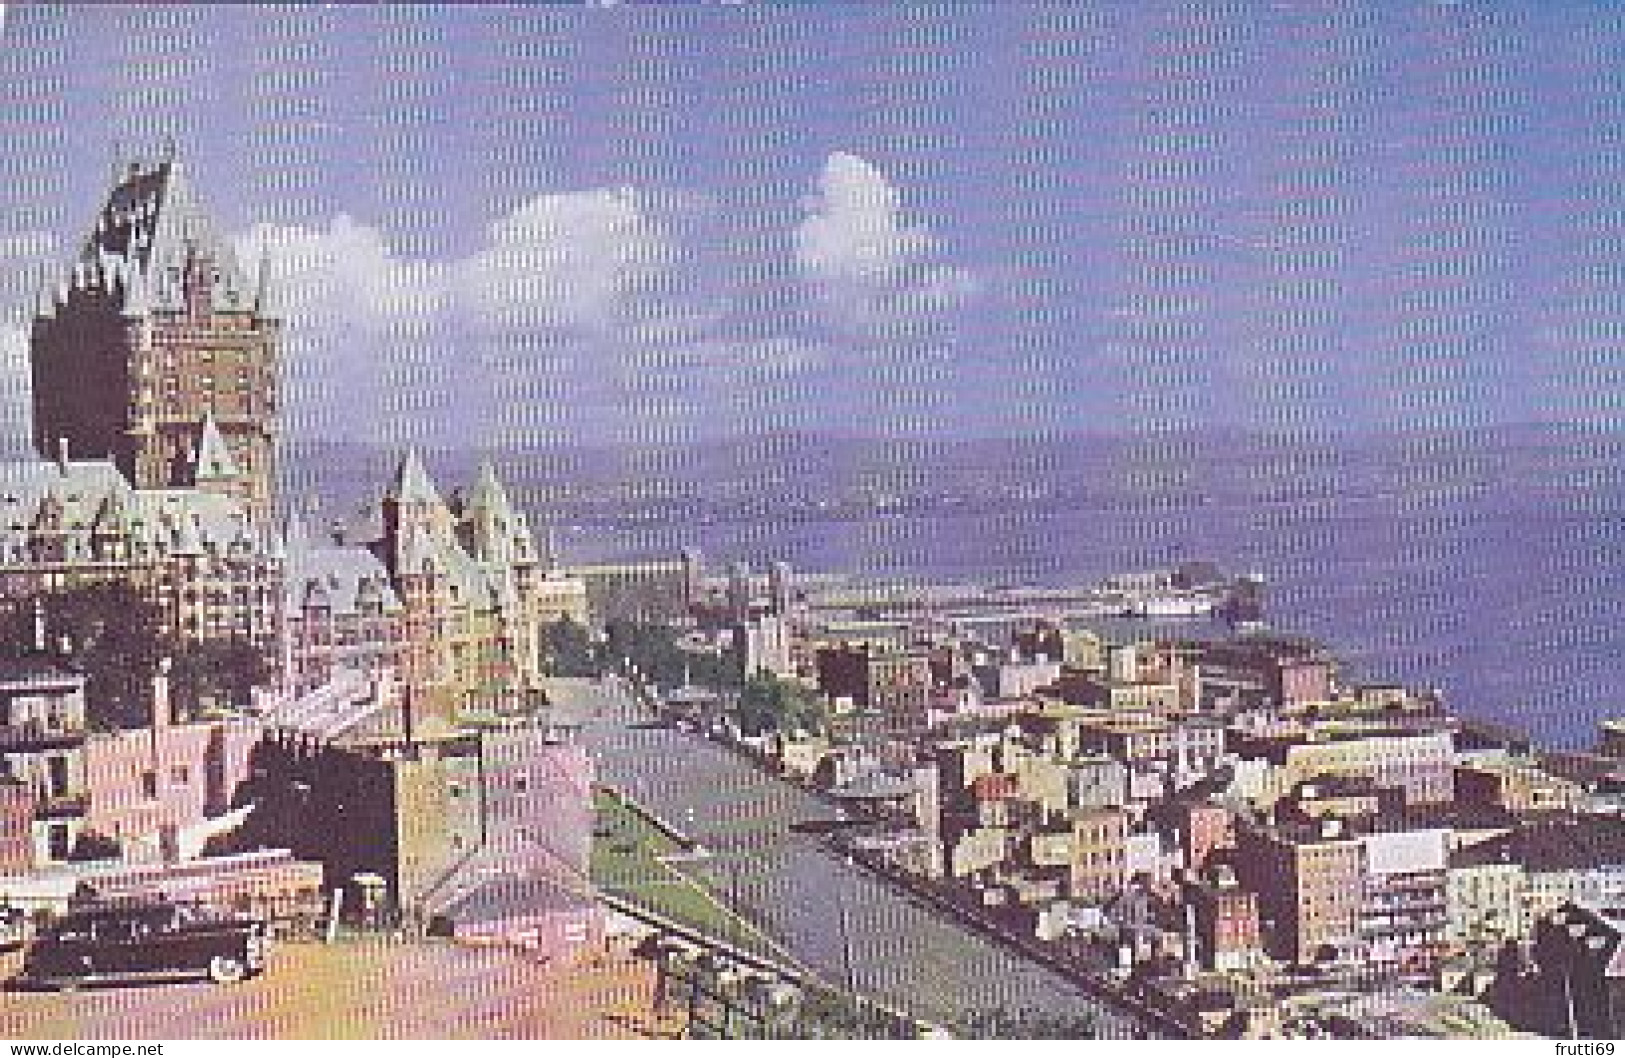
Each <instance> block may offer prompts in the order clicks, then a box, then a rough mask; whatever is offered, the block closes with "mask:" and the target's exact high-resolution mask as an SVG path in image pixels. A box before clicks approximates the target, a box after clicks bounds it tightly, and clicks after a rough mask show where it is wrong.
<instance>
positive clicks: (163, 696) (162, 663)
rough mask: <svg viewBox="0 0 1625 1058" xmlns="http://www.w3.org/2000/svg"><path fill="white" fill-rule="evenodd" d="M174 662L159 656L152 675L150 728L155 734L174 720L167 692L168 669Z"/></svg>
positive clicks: (172, 705) (173, 710)
mask: <svg viewBox="0 0 1625 1058" xmlns="http://www.w3.org/2000/svg"><path fill="white" fill-rule="evenodd" d="M173 664H174V662H173V661H172V660H171V659H169V658H161V659H160V660H159V662H158V670H157V671H156V672H154V673H153V676H152V730H153V733H154V734H156V733H157V732H159V731H162V730H164V729H166V728H168V727H169V726H170V725H171V724H173V723H174V722H175V707H174V703H173V702H172V701H171V699H170V694H169V670H170V668H171V667H173Z"/></svg>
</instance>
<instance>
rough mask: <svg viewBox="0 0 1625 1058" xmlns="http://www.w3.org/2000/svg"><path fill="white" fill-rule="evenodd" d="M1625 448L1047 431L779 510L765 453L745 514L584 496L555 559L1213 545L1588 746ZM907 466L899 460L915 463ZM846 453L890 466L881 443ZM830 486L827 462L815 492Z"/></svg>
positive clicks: (1132, 560)
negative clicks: (961, 464)
mask: <svg viewBox="0 0 1625 1058" xmlns="http://www.w3.org/2000/svg"><path fill="white" fill-rule="evenodd" d="M1620 447H1621V442H1620V440H1619V439H1617V438H1608V437H1603V436H1600V435H1591V436H1581V435H1576V434H1571V433H1560V432H1556V431H1537V430H1529V431H1523V432H1519V431H1508V432H1500V433H1497V434H1494V435H1489V436H1484V437H1478V438H1455V439H1450V440H1445V439H1438V438H1435V439H1431V440H1429V439H1424V438H1408V439H1390V440H1387V441H1383V442H1360V441H1356V440H1352V439H1351V440H1349V441H1347V442H1336V443H1333V442H1321V443H1317V444H1306V445H1300V446H1290V445H1282V444H1280V443H1264V442H1259V441H1256V440H1255V441H1250V442H1249V441H1240V440H1237V439H1236V438H1212V439H1208V440H1206V441H1202V442H1198V443H1196V444H1194V445H1187V444H1180V443H1170V444H1168V445H1167V446H1165V447H1161V448H1159V447H1158V446H1157V445H1155V444H1150V443H1137V444H1133V445H1118V446H1115V447H1114V446H1113V445H1110V444H1105V445H1102V446H1100V447H1098V448H1095V449H1092V450H1091V449H1089V447H1088V446H1086V445H1078V444H1066V443H1058V444H1056V445H1053V446H1050V447H1049V448H1048V449H1045V450H1043V451H1042V452H1037V451H1031V450H1029V452H1028V456H1027V458H1025V459H1023V460H1019V461H1016V462H1012V463H1009V464H1007V465H1006V467H1005V471H1006V474H1005V477H1006V482H1007V485H1009V486H1011V488H1010V491H1014V492H1018V493H1019V492H1020V491H1021V489H1020V488H1019V487H1016V485H1015V484H1013V483H1021V482H1026V483H1027V484H1028V485H1029V486H1031V487H1030V488H1029V490H1028V491H1029V493H1030V494H1031V495H1032V498H1030V499H1010V498H1008V497H1001V498H998V499H994V500H988V501H986V502H982V503H976V502H966V501H959V502H955V503H953V504H939V505H931V504H925V505H923V506H924V508H925V509H909V510H906V511H893V512H883V513H875V512H870V513H869V514H868V515H866V516H853V515H848V516H843V517H828V518H821V517H816V516H808V515H806V513H805V512H802V511H797V512H795V513H794V514H793V515H792V513H791V512H790V510H789V509H788V504H786V505H785V509H783V510H781V513H780V514H779V515H777V516H776V515H774V514H773V513H772V511H773V510H774V508H775V502H774V497H775V495H779V496H787V495H795V494H799V490H798V489H797V488H796V487H795V485H794V483H793V482H786V481H784V480H783V479H782V478H777V477H775V475H774V472H773V470H772V468H770V467H766V466H764V467H763V468H762V481H763V482H764V484H763V487H762V489H761V490H760V493H759V497H760V502H758V503H755V504H752V506H751V511H752V514H751V516H750V517H749V518H743V517H741V518H738V519H733V520H729V519H726V518H721V517H719V518H716V519H713V520H711V521H710V523H709V524H706V522H705V521H704V520H683V521H670V522H660V521H653V522H651V521H643V522H639V523H637V524H631V522H630V521H628V520H621V521H617V520H614V519H604V518H595V519H592V520H591V521H583V522H579V523H577V524H575V525H574V526H569V527H565V528H564V529H563V530H562V531H561V534H560V544H561V547H562V549H563V551H564V554H565V557H566V559H567V560H571V561H585V560H594V559H611V558H625V557H631V556H649V557H669V556H670V555H671V554H673V553H674V552H675V550H676V548H678V547H680V546H690V545H692V546H698V547H700V548H701V549H702V550H703V551H704V552H705V555H706V558H707V561H708V562H709V563H711V564H712V566H713V568H717V567H720V566H721V565H722V564H724V563H726V562H729V561H732V560H735V559H744V560H748V561H752V562H755V563H757V564H761V563H765V562H767V561H770V560H772V559H775V558H783V559H786V560H788V561H790V562H792V563H794V564H795V566H796V567H797V568H798V569H805V570H811V571H820V572H842V573H855V574H863V575H871V576H896V577H906V578H913V579H931V578H940V579H944V580H971V581H978V582H984V583H997V582H1008V583H1038V584H1042V583H1061V582H1089V581H1093V580H1096V579H1098V578H1100V577H1104V576H1107V575H1110V574H1112V573H1115V572H1122V571H1127V570H1135V569H1144V568H1151V567H1156V566H1161V565H1166V564H1169V563H1173V562H1177V561H1183V560H1188V559H1197V558H1206V559H1211V560H1214V561H1217V562H1219V563H1220V564H1221V565H1222V566H1223V567H1224V568H1225V569H1226V570H1228V571H1230V572H1245V571H1256V572H1260V573H1263V574H1264V575H1265V576H1266V577H1267V578H1268V580H1269V583H1270V598H1269V610H1270V618H1271V623H1272V625H1273V627H1275V628H1276V629H1278V630H1281V631H1286V632H1302V633H1305V634H1309V635H1313V636H1315V637H1318V638H1322V639H1324V640H1325V641H1326V642H1328V643H1329V644H1331V645H1332V646H1333V647H1334V648H1335V649H1336V650H1337V652H1338V654H1339V656H1340V657H1342V658H1344V659H1346V661H1347V662H1348V664H1349V668H1350V670H1351V671H1352V672H1354V673H1355V674H1358V675H1360V676H1363V677H1366V678H1370V679H1373V680H1395V681H1401V682H1404V683H1407V684H1410V685H1414V686H1418V687H1437V688H1442V689H1443V690H1444V691H1445V692H1446V696H1447V702H1448V703H1449V704H1450V706H1451V707H1452V708H1453V709H1455V710H1457V711H1459V712H1461V713H1463V714H1465V715H1468V716H1473V717H1479V718H1484V719H1490V720H1496V721H1501V722H1504V723H1508V724H1511V725H1514V726H1516V727H1519V728H1521V729H1523V730H1525V731H1527V732H1528V733H1529V734H1530V735H1532V736H1533V737H1534V738H1535V739H1536V740H1537V741H1539V742H1541V743H1543V744H1547V745H1552V746H1563V747H1588V746H1590V745H1591V744H1593V743H1594V742H1595V739H1596V731H1597V723H1598V721H1600V720H1602V719H1603V718H1605V717H1608V716H1610V715H1618V714H1620V713H1621V712H1622V711H1625V710H1622V708H1621V706H1620V704H1619V701H1618V698H1617V697H1616V695H1615V693H1614V691H1613V686H1614V679H1613V673H1614V671H1615V669H1616V668H1617V664H1618V662H1617V659H1618V658H1619V657H1621V656H1625V626H1622V624H1621V622H1620V621H1619V610H1618V601H1619V599H1620V598H1621V597H1622V592H1625V565H1622V564H1621V563H1620V561H1619V554H1620V542H1621V532H1622V526H1625V489H1622V487H1621V482H1620V477H1619V472H1618V469H1617V468H1618V467H1619V466H1621V465H1622V464H1621V463H1620V460H1619V453H1620ZM1068 453H1070V454H1071V458H1070V459H1069V458H1068ZM1084 462H1087V463H1088V467H1087V469H1083V468H1080V467H1079V466H1078V464H1079V463H1084ZM921 469H922V468H920V467H918V466H915V467H898V468H895V469H894V470H893V471H892V472H891V476H892V477H893V478H894V479H908V480H912V481H918V480H919V478H920V477H921ZM927 469H929V470H931V473H930V474H928V475H927V476H928V478H929V480H930V481H931V482H932V484H931V490H932V491H948V492H955V491H956V490H954V476H953V469H952V468H950V467H944V466H939V467H936V468H927ZM854 473H855V474H856V475H857V476H863V475H870V476H878V477H880V478H882V479H884V478H885V477H886V474H885V472H884V470H883V468H881V467H879V466H877V465H875V464H874V463H869V464H868V465H867V466H865V467H864V468H863V469H862V471H861V472H854ZM1069 480H1070V481H1076V482H1081V481H1093V482H1094V486H1093V487H1092V488H1088V489H1085V488H1081V487H1078V488H1069V487H1068V486H1067V484H1066V482H1068V481H1069ZM1046 481H1047V482H1048V485H1047V487H1045V486H1044V485H1043V482H1046ZM841 486H842V482H841V481H840V480H838V479H835V480H830V481H829V482H828V488H829V490H830V491H831V493H835V492H838V491H839V490H840V488H841ZM678 487H679V489H680V486H678ZM697 487H698V486H697ZM898 491H899V492H905V491H906V490H903V489H899V490H898ZM933 507H935V509H932V508H933Z"/></svg>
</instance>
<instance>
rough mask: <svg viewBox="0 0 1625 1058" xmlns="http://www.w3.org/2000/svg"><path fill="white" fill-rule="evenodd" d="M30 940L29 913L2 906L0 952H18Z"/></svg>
mask: <svg viewBox="0 0 1625 1058" xmlns="http://www.w3.org/2000/svg"><path fill="white" fill-rule="evenodd" d="M27 940H28V913H27V912H26V911H24V910H23V909H22V908H20V907H11V906H9V905H6V904H0V951H16V950H17V949H18V948H21V947H22V946H23V944H24V943H26V942H27Z"/></svg>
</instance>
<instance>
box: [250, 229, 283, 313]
mask: <svg viewBox="0 0 1625 1058" xmlns="http://www.w3.org/2000/svg"><path fill="white" fill-rule="evenodd" d="M275 295H276V291H275V288H274V287H273V286H272V285H271V244H270V243H266V244H265V245H264V246H262V247H261V248H260V274H259V282H258V284H257V285H256V287H255V290H254V311H255V312H256V313H257V314H259V316H260V318H261V319H267V320H274V319H277V318H279V316H280V313H279V312H278V311H277V306H276V296H275Z"/></svg>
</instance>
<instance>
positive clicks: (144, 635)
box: [6, 583, 172, 728]
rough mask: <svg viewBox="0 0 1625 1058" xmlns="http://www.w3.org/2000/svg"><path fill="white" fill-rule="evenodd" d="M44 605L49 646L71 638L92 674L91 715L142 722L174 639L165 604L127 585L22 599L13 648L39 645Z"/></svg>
mask: <svg viewBox="0 0 1625 1058" xmlns="http://www.w3.org/2000/svg"><path fill="white" fill-rule="evenodd" d="M36 606H37V607H38V610H39V612H40V613H41V614H42V615H43V617H44V619H45V628H46V632H47V638H48V640H49V641H50V642H49V644H48V645H49V646H52V647H55V646H57V645H58V642H59V641H60V640H62V639H66V640H67V642H68V645H69V648H70V650H71V652H72V656H73V659H74V662H75V663H76V664H77V665H78V666H79V667H80V669H81V670H82V671H83V672H84V674H85V707H86V709H85V711H86V717H87V719H88V720H89V722H90V724H91V725H92V726H94V727H113V728H120V727H139V726H141V725H143V724H145V723H146V722H147V719H148V702H149V701H150V699H151V696H152V675H153V673H154V672H156V671H157V667H158V659H159V658H161V657H163V656H165V654H167V653H169V652H170V650H171V648H172V644H171V643H170V642H169V640H168V639H167V637H165V636H164V635H163V633H162V632H161V631H160V629H161V627H162V621H161V620H160V618H159V612H158V608H157V607H156V606H155V605H153V603H152V602H151V601H149V600H148V599H147V598H146V597H145V596H143V595H142V594H141V593H140V592H138V591H136V590H135V589H134V588H132V587H131V586H130V585H128V584H122V583H107V584H89V585H84V586H81V587H76V588H69V589H67V590H65V591H56V592H44V593H41V594H39V595H37V596H33V597H30V598H26V599H21V600H19V601H18V603H17V606H16V608H15V609H14V610H13V612H12V619H13V629H12V632H11V634H10V635H8V636H7V643H6V649H7V650H8V651H9V652H11V653H13V654H16V653H20V652H26V651H28V650H31V649H33V647H34V645H35V644H34V634H33V629H32V625H33V621H34V614H35V610H36Z"/></svg>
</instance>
